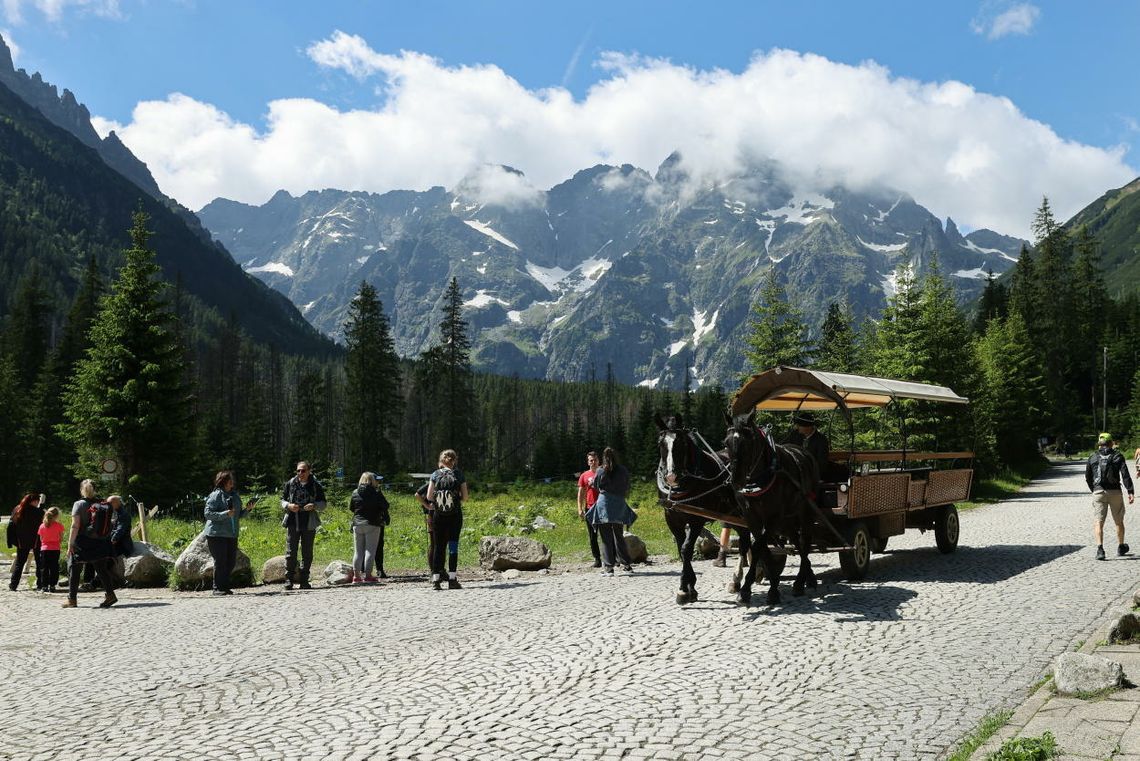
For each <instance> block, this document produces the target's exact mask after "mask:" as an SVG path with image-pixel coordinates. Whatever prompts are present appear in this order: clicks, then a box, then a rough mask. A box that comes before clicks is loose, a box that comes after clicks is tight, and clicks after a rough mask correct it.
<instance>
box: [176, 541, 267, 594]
mask: <svg viewBox="0 0 1140 761" xmlns="http://www.w3.org/2000/svg"><path fill="white" fill-rule="evenodd" d="M174 572H175V573H176V574H178V587H179V589H205V588H206V587H208V586H210V585H211V584H212V583H213V581H214V559H213V558H212V557H210V547H209V545H207V544H206V535H205V534H198V536H196V537H194V541H192V542H190V544H188V545H187V546H186V549H184V550H182V554H181V555H179V556H178V559H177V560H175V561H174ZM252 583H253V571H252V570H251V569H250V565H249V556H248V555H246V554H245V553H244V552H242V551H241V548H240V547H239V548H238V551H237V562H236V563H234V572H233V573H232V574H231V575H230V585H231V586H234V587H248V586H249V585H250V584H252Z"/></svg>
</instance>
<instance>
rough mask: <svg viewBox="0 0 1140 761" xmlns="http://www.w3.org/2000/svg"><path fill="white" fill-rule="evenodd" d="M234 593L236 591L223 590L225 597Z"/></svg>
mask: <svg viewBox="0 0 1140 761" xmlns="http://www.w3.org/2000/svg"><path fill="white" fill-rule="evenodd" d="M233 593H234V591H233V590H232V589H223V590H222V594H224V595H232V594H233Z"/></svg>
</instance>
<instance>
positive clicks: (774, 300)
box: [745, 267, 808, 372]
mask: <svg viewBox="0 0 1140 761" xmlns="http://www.w3.org/2000/svg"><path fill="white" fill-rule="evenodd" d="M746 340H747V343H748V349H747V350H746V351H745V357H746V358H747V360H748V363H749V365H750V367H751V368H752V371H753V372H763V371H765V370H767V369H769V368H772V367H775V366H776V365H789V366H792V367H803V366H804V365H805V364H807V358H808V343H807V326H806V325H805V324H804V321H803V315H802V314H801V313H800V311H799V310H798V309H796V308H795V307H793V306H792V305H791V304H789V303H788V299H787V294H786V293H785V291H784V286H783V285H781V283H780V280H779V277H778V275H777V274H776V269H775V267H769V268H768V274H767V275H766V276H765V278H764V285H763V287H762V288H761V289H760V297H759V298H758V299H757V300H756V303H755V304H753V305H752V320H751V323H750V330H749V333H748V337H747V339H746Z"/></svg>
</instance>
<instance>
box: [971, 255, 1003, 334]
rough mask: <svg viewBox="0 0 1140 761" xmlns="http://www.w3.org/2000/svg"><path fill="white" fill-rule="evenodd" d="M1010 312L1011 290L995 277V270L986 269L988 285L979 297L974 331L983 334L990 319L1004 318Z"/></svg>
mask: <svg viewBox="0 0 1140 761" xmlns="http://www.w3.org/2000/svg"><path fill="white" fill-rule="evenodd" d="M1008 312H1009V291H1008V290H1007V289H1006V287H1005V286H1004V285H1003V284H1001V283H999V282H998V280H997V278H995V277H994V272H993V270H987V271H986V285H985V287H984V288H983V289H982V295H981V297H980V298H979V299H978V311H977V313H976V314H975V315H974V332H975V333H977V334H978V335H983V334H984V333H985V332H986V326H987V325H989V323H990V320H1004V319H1005V316H1006V314H1007V313H1008Z"/></svg>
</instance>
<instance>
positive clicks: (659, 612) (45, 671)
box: [0, 465, 1140, 759]
mask: <svg viewBox="0 0 1140 761" xmlns="http://www.w3.org/2000/svg"><path fill="white" fill-rule="evenodd" d="M1088 505H1089V498H1088V497H1087V495H1086V490H1085V487H1084V482H1083V479H1082V477H1081V472H1080V469H1079V467H1078V466H1076V465H1071V466H1067V467H1056V468H1053V469H1052V470H1050V471H1049V472H1047V473H1046V475H1045V476H1044V477H1043V478H1042V479H1040V480H1039V481H1037V482H1035V483H1034V484H1032V485H1031V486H1030V487H1028V488H1027V489H1026V490H1025V491H1024V492H1022V493H1021V494H1019V495H1018V496H1017V497H1015V498H1013V499H1011V500H1009V501H1007V502H1005V503H1003V504H1001V505H994V506H990V507H985V508H981V509H978V510H974V511H970V512H968V513H964V514H963V516H962V546H961V547H960V548H959V550H958V552H957V553H955V554H953V555H949V556H943V555H940V554H939V553H938V552H937V551H936V550H935V549H934V537H933V535H932V534H930V533H927V534H920V533H919V532H917V531H912V532H908V534H907V535H905V536H903V537H895V538H893V539H892V540H891V543H890V546H889V548H888V552H887V553H886V554H885V555H882V556H876V557H875V558H874V559H873V561H872V566H871V575H870V577H869V579H868V580H867V581H865V582H862V583H858V584H849V583H847V582H844V581H843V580H842V579H841V578H840V576H839V573H838V567H837V562H836V557H835V556H834V555H832V556H813V557H814V559H815V562H816V566H817V569H819V570H821V571H822V574H821V579H820V580H821V587H820V589H819V591H818V593H817V594H816V595H814V596H811V597H804V598H793V597H792V596H791V588H790V579H787V580H786V581H785V583H784V585H783V591H784V592H785V601H786V602H785V604H784V605H782V606H779V607H775V608H767V607H764V606H762V605H760V603H761V602H762V601H763V590H762V589H757V590H756V592H757V593H756V596H755V597H754V601H755V603H756V604H757V607H753V608H751V609H740V608H736V607H734V606H733V605H732V604H731V598H730V597H729V596H728V595H727V594H726V593H725V592H724V585H725V582H726V581H727V576H728V572H727V571H724V570H718V569H713V568H711V567H710V563H707V562H704V563H699V564H698V573H699V575H700V579H699V582H698V589H699V591H700V592H701V594H702V600H701V601H700V602H698V603H696V604H693V605H689V606H687V607H683V608H682V607H679V606H677V605H676V604H675V603H674V602H673V592H674V589H675V587H676V584H677V572H678V566H677V565H676V564H673V563H667V564H660V565H655V566H651V567H645V568H644V569H643V570H640V571H639V573H637V574H636V575H635V576H633V577H627V578H623V577H617V578H602V577H600V576H597V575H594V574H582V573H576V574H551V575H549V576H540V575H535V574H523V576H522V577H521V578H519V579H516V580H512V581H503V582H497V583H496V582H482V583H472V584H469V585H468V586H467V588H465V589H463V590H461V591H449V592H432V591H431V590H430V589H428V588H427V585H426V584H423V583H415V584H413V583H398V584H388V585H385V586H382V587H380V588H364V589H362V588H347V589H319V590H313V591H311V592H292V593H284V592H281V591H280V590H279V588H277V589H276V591H270V590H268V589H253V590H247V591H239V592H238V593H237V594H235V595H234V596H232V597H227V598H214V597H209V596H203V595H200V594H179V595H174V594H172V593H169V592H165V591H161V590H159V591H147V590H127V591H125V592H124V593H122V594H121V595H120V597H121V600H122V601H121V602H120V603H119V605H117V606H116V607H115V608H113V609H111V610H98V609H95V608H94V607H93V606H94V605H95V604H96V603H97V602H98V599H99V597H98V596H97V595H85V596H82V597H81V599H80V605H81V606H82V607H81V609H79V610H63V609H61V608H60V607H59V605H60V602H61V601H62V600H61V598H59V597H45V596H38V595H35V594H33V593H28V592H21V593H19V594H11V593H8V592H6V591H5V592H4V593H3V594H4V596H3V597H0V683H3V684H4V685H5V693H6V697H7V698H8V699H7V700H5V704H6V705H5V708H4V711H3V715H4V731H3V732H0V756H3V757H7V756H5V754H8V755H10V756H11V757H14V758H44V759H47V758H53V759H54V758H63V759H72V758H74V759H91V758H138V759H156V758H169V759H187V758H195V759H197V758H210V759H230V758H287V759H293V758H296V759H308V758H336V759H352V758H358V759H364V758H447V759H451V758H489V759H497V758H510V759H515V758H519V759H538V758H603V759H610V758H613V759H616V758H630V759H638V758H655V759H657V758H660V759H696V758H750V759H752V758H773V759H786V758H796V759H801V758H867V759H892V758H937V757H939V756H940V755H943V754H944V753H945V752H946V750H947V749H948V748H950V747H951V746H952V745H953V744H954V743H955V742H956V741H957V740H958V738H959V737H960V736H961V735H963V734H964V733H965V732H967V731H969V730H971V729H972V728H973V727H974V726H975V725H976V724H977V723H978V721H979V720H980V719H981V718H982V717H983V716H984V715H985V714H986V713H987V712H989V711H991V710H993V709H995V708H998V707H1014V706H1016V705H1017V704H1019V703H1020V702H1021V701H1022V699H1023V698H1024V697H1025V695H1026V690H1027V688H1028V687H1029V686H1030V685H1031V684H1032V683H1033V682H1034V681H1036V680H1037V679H1038V678H1039V677H1040V676H1041V675H1042V674H1043V673H1045V672H1046V671H1047V670H1048V669H1049V667H1050V664H1051V661H1052V659H1053V658H1054V657H1055V656H1056V655H1057V654H1058V653H1060V652H1062V651H1064V650H1065V649H1067V648H1069V647H1071V646H1072V645H1073V644H1074V643H1075V642H1076V641H1078V640H1080V639H1081V638H1082V637H1083V636H1086V635H1087V631H1088V629H1089V628H1090V626H1091V625H1092V624H1093V623H1094V622H1095V621H1096V620H1097V619H1098V618H1100V617H1101V616H1102V614H1103V613H1104V611H1105V610H1106V608H1107V607H1108V606H1109V605H1111V604H1112V603H1113V602H1114V601H1116V600H1117V599H1118V598H1120V597H1121V596H1122V595H1123V594H1125V593H1126V592H1129V591H1131V590H1132V589H1133V588H1134V587H1135V586H1136V584H1137V581H1138V580H1140V557H1136V556H1133V557H1129V558H1126V559H1122V560H1117V559H1115V558H1114V559H1112V560H1110V561H1108V562H1103V563H1098V562H1095V561H1094V560H1093V558H1092V548H1091V547H1089V541H1090V539H1089V533H1090V530H1089V529H1090V519H1089V506H1088ZM1136 538H1137V539H1140V537H1136ZM1136 544H1137V545H1138V546H1140V541H1138V542H1136ZM556 562H557V559H556ZM47 715H54V716H56V717H58V718H54V719H51V720H45V716H47ZM76 716H82V717H84V718H83V720H82V721H76V720H74V717H76Z"/></svg>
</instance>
